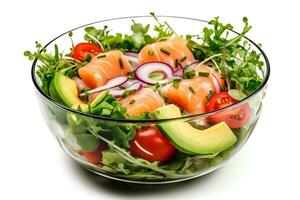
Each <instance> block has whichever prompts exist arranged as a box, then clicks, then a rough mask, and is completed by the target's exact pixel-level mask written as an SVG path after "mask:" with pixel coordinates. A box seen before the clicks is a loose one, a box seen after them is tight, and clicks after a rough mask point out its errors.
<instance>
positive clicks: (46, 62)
mask: <svg viewBox="0 0 300 200" xmlns="http://www.w3.org/2000/svg"><path fill="white" fill-rule="evenodd" d="M35 44H36V50H35V51H34V52H31V51H25V52H24V55H25V56H26V57H28V59H29V60H34V59H37V60H38V62H37V67H38V70H37V72H36V74H37V75H38V77H39V78H40V80H41V82H42V86H41V89H42V90H43V91H44V92H45V93H46V94H48V95H49V86H50V82H51V80H52V79H53V78H54V75H55V73H56V72H58V71H60V72H62V73H63V74H64V75H66V76H68V77H73V76H75V75H76V74H77V72H76V69H77V68H78V67H80V66H81V65H83V64H85V63H81V64H79V63H77V62H74V61H67V60H65V59H63V55H62V53H59V49H58V46H57V45H56V44H55V45H54V55H53V54H51V53H48V52H47V50H46V49H45V48H43V47H42V45H41V44H40V43H39V42H37V41H36V42H35Z"/></svg>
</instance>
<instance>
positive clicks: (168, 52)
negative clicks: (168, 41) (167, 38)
mask: <svg viewBox="0 0 300 200" xmlns="http://www.w3.org/2000/svg"><path fill="white" fill-rule="evenodd" d="M160 51H161V52H163V53H164V54H167V55H170V51H168V50H167V49H165V48H160Z"/></svg>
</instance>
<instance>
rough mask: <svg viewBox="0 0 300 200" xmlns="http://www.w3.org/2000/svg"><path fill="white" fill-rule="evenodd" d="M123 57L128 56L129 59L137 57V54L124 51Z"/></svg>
mask: <svg viewBox="0 0 300 200" xmlns="http://www.w3.org/2000/svg"><path fill="white" fill-rule="evenodd" d="M124 54H125V56H130V57H135V58H137V57H139V53H136V52H133V51H126V52H125V53H124Z"/></svg>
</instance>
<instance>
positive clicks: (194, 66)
mask: <svg viewBox="0 0 300 200" xmlns="http://www.w3.org/2000/svg"><path fill="white" fill-rule="evenodd" d="M200 63H201V62H200V61H195V62H192V63H191V64H189V65H188V66H187V68H186V69H188V70H192V69H194V68H196V67H197V66H198V65H199V64H200Z"/></svg>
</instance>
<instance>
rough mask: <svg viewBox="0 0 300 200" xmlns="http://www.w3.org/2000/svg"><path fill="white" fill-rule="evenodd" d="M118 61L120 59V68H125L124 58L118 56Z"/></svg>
mask: <svg viewBox="0 0 300 200" xmlns="http://www.w3.org/2000/svg"><path fill="white" fill-rule="evenodd" d="M118 61H119V65H120V68H121V69H124V65H123V60H122V58H118Z"/></svg>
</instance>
